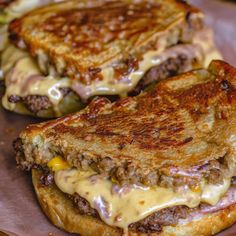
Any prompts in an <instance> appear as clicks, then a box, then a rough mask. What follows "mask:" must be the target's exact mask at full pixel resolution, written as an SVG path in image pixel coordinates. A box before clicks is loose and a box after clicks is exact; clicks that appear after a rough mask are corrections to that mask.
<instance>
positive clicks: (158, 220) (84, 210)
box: [70, 194, 190, 233]
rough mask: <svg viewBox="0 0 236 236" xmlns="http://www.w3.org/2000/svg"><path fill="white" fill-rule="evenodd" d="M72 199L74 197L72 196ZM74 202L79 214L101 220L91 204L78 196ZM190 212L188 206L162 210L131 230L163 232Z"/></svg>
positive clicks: (135, 224)
mask: <svg viewBox="0 0 236 236" xmlns="http://www.w3.org/2000/svg"><path fill="white" fill-rule="evenodd" d="M70 198H72V197H71V196H70ZM73 201H74V204H75V206H76V208H77V210H78V212H79V214H81V215H90V216H93V217H96V218H99V214H98V212H97V211H96V210H95V209H93V208H91V207H90V204H89V202H88V201H87V200H85V199H84V198H82V197H80V196H79V195H78V194H76V195H75V196H73ZM189 211H190V209H189V208H188V207H186V206H175V207H170V208H166V209H162V210H160V211H157V212H155V213H153V214H151V215H150V216H148V217H146V218H145V219H143V220H140V221H138V222H136V223H133V224H131V225H130V226H129V228H130V229H131V230H134V231H138V232H142V233H153V232H161V231H162V227H163V226H174V225H177V224H178V221H179V219H185V218H187V215H188V212H189Z"/></svg>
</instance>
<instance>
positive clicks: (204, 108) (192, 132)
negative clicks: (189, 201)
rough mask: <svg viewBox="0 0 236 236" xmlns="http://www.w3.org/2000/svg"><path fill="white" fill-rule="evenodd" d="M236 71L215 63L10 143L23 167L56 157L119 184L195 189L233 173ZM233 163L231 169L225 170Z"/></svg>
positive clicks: (35, 128) (98, 103)
mask: <svg viewBox="0 0 236 236" xmlns="http://www.w3.org/2000/svg"><path fill="white" fill-rule="evenodd" d="M235 86H236V70H235V68H233V67H232V66H230V65H229V64H227V63H225V62H223V61H213V62H212V63H211V65H210V66H209V68H208V70H205V69H203V70H196V71H192V72H189V73H186V74H183V75H180V76H177V77H173V78H170V79H168V80H165V81H163V82H160V83H159V84H158V85H157V86H156V88H155V89H154V90H153V91H152V92H148V93H143V94H141V95H139V96H137V97H133V98H130V97H128V98H125V99H122V100H120V101H118V102H115V103H110V102H109V101H108V100H106V99H104V98H100V99H94V101H93V102H92V103H91V104H90V105H89V106H88V107H87V108H86V109H84V110H83V111H81V112H78V113H75V114H73V115H69V116H66V117H63V118H61V119H57V120H54V121H49V122H46V123H41V124H35V125H30V126H28V127H27V128H26V130H25V131H23V132H22V133H21V134H20V138H19V139H18V140H17V141H16V142H15V150H16V155H17V162H18V164H20V165H21V166H22V167H24V168H28V169H29V168H31V167H32V165H34V164H36V165H41V166H46V165H47V163H48V161H49V160H50V159H51V158H53V157H54V156H57V155H60V156H62V157H63V158H64V159H66V160H67V161H68V162H69V163H70V165H71V166H75V167H76V168H79V169H89V168H93V169H94V170H95V171H97V172H99V173H100V172H102V173H107V174H109V175H110V176H111V177H112V179H113V180H114V181H117V182H119V183H142V184H148V185H161V186H162V185H177V184H178V183H180V184H182V183H183V177H184V184H189V185H194V184H196V183H197V182H198V181H199V180H200V179H202V178H204V179H206V180H207V181H209V182H213V183H216V182H218V181H219V182H220V181H221V180H222V178H224V177H226V176H227V175H229V176H232V173H234V172H235V164H234V163H235V148H234V146H235V145H234V143H235V142H234V137H235V133H236V129H235V127H236V125H235V124H236V119H235V117H236V116H235V112H236V111H235V100H236V96H235ZM229 163H230V164H229Z"/></svg>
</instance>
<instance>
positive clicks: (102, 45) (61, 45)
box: [1, 0, 220, 117]
mask: <svg viewBox="0 0 236 236" xmlns="http://www.w3.org/2000/svg"><path fill="white" fill-rule="evenodd" d="M9 34H10V40H11V44H10V45H9V47H7V48H6V50H4V52H3V54H2V66H1V67H2V71H3V76H4V77H5V84H6V93H5V95H4V97H3V100H2V102H3V106H4V107H5V108H6V109H8V110H11V111H15V112H18V113H23V114H31V115H36V116H41V117H55V116H61V115H63V114H66V113H69V112H72V111H75V110H79V109H80V108H81V107H84V106H85V105H86V104H87V103H88V101H90V100H91V99H92V98H93V97H94V96H106V97H109V98H110V99H111V100H114V99H117V98H119V97H124V96H127V95H136V94H138V93H139V92H140V91H142V90H144V89H146V88H147V87H150V86H152V84H154V83H156V82H158V81H160V80H163V79H165V78H167V77H169V76H173V75H176V74H178V73H182V72H185V71H188V70H191V69H193V68H198V67H203V66H204V65H206V64H208V62H209V59H210V58H212V57H213V58H219V57H220V55H219V54H218V52H217V50H216V49H215V47H214V43H213V37H212V32H211V30H210V29H208V28H206V26H205V25H204V22H203V14H202V13H201V12H200V11H199V10H198V9H196V8H194V7H192V6H190V5H188V4H187V3H185V2H184V1H175V0H167V1H161V0H155V1H136V0H122V1H112V0H110V1H106V0H100V1H97V0H96V1H95V0H71V1H65V2H62V3H57V4H52V5H49V6H46V7H43V8H40V9H37V10H35V11H32V12H30V13H28V14H27V15H25V16H23V17H22V18H19V19H17V20H15V21H13V22H12V23H11V24H10V27H9Z"/></svg>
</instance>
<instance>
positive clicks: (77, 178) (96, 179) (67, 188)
mask: <svg viewBox="0 0 236 236" xmlns="http://www.w3.org/2000/svg"><path fill="white" fill-rule="evenodd" d="M48 166H50V167H51V168H52V169H53V170H54V181H55V184H56V185H57V187H58V188H59V189H60V190H61V191H62V192H64V193H66V194H69V195H74V194H78V195H79V196H80V197H82V198H84V199H85V200H86V201H87V202H88V203H89V204H90V207H91V208H93V209H95V210H96V211H97V212H98V214H99V216H100V218H101V219H102V220H103V221H104V222H105V223H106V224H108V225H111V226H116V227H119V228H122V229H124V230H126V229H128V227H129V225H131V224H133V223H135V222H138V221H140V220H143V219H144V218H146V217H147V216H149V215H151V214H153V213H154V212H157V211H160V210H162V209H165V208H169V207H173V206H182V205H184V206H187V207H189V208H194V207H197V206H198V205H199V204H200V203H207V204H209V205H212V206H214V205H216V204H217V203H218V202H219V200H220V199H221V198H222V196H223V195H224V194H225V193H226V192H227V191H228V189H229V187H230V184H231V179H230V178H225V179H223V182H222V183H220V184H209V183H207V182H206V181H205V180H202V181H201V183H200V184H199V187H198V188H197V189H194V190H192V189H190V188H189V187H188V186H182V187H181V188H179V189H177V190H173V189H171V188H164V187H159V186H152V187H149V186H144V185H135V184H133V185H124V186H120V185H118V184H116V183H114V182H112V180H110V179H108V178H107V177H104V176H101V175H98V174H97V173H96V172H94V171H92V170H91V171H81V170H78V169H75V168H70V167H69V166H68V165H67V164H64V163H63V162H62V160H61V159H60V158H58V157H56V158H53V159H52V160H51V161H50V162H49V163H48Z"/></svg>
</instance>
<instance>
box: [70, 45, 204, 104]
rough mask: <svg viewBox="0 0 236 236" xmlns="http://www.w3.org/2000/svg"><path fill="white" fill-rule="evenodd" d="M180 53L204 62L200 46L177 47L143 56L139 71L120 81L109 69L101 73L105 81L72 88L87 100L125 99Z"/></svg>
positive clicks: (78, 83) (80, 84)
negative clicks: (149, 74) (147, 75)
mask: <svg viewBox="0 0 236 236" xmlns="http://www.w3.org/2000/svg"><path fill="white" fill-rule="evenodd" d="M180 53H181V54H184V55H186V56H187V57H189V58H197V59H198V61H202V60H203V55H202V54H201V50H200V49H199V46H198V45H192V44H186V45H176V46H173V47H171V48H169V49H166V50H165V51H162V50H157V51H148V52H146V53H145V54H144V55H143V60H141V61H140V62H139V66H138V69H137V70H135V71H133V72H131V73H130V74H129V75H128V76H124V77H123V78H121V79H119V80H116V79H114V76H115V72H114V69H113V68H112V67H107V68H103V69H102V71H101V74H102V76H103V80H101V81H94V82H92V83H91V84H89V85H85V84H82V83H80V82H79V81H75V82H74V84H73V85H72V86H73V89H74V90H75V91H76V92H77V93H78V94H79V95H80V97H81V98H83V99H85V100H86V99H88V98H89V97H91V96H95V95H120V96H122V97H123V96H126V95H127V93H128V92H130V91H132V90H133V89H134V88H135V87H136V86H137V84H138V82H139V81H140V80H141V79H142V77H143V76H144V75H145V73H146V72H147V71H148V70H149V69H151V68H152V67H156V66H158V65H160V64H161V63H163V62H164V61H166V60H167V59H168V58H176V57H177V56H178V55H179V54H180ZM188 69H192V67H191V68H186V70H188Z"/></svg>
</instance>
